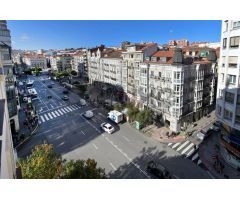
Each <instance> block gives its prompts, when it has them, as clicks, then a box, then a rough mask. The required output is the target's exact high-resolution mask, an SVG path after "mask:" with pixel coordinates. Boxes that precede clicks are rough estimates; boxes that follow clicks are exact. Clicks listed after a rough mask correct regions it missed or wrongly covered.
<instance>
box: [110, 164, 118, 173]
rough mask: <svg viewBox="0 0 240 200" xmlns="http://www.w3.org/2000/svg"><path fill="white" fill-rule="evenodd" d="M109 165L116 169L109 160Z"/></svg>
mask: <svg viewBox="0 0 240 200" xmlns="http://www.w3.org/2000/svg"><path fill="white" fill-rule="evenodd" d="M109 165H110V166H111V167H112V168H113V169H114V170H115V171H116V170H117V168H116V167H115V166H114V165H113V164H112V163H111V162H109Z"/></svg>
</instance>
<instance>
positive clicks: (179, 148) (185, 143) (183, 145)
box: [177, 140, 190, 151]
mask: <svg viewBox="0 0 240 200" xmlns="http://www.w3.org/2000/svg"><path fill="white" fill-rule="evenodd" d="M189 142H190V141H189V140H187V141H186V142H184V143H183V144H182V145H181V146H180V147H178V148H177V151H179V150H181V149H182V148H183V147H185V146H186V145H187V144H188V143H189Z"/></svg>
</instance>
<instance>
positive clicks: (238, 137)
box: [216, 20, 240, 169]
mask: <svg viewBox="0 0 240 200" xmlns="http://www.w3.org/2000/svg"><path fill="white" fill-rule="evenodd" d="M221 41H222V44H221V51H220V64H219V74H218V75H219V79H218V90H217V105H216V115H217V118H218V120H219V121H220V122H221V123H222V127H223V129H222V133H221V137H220V144H221V145H220V146H221V149H222V151H221V152H222V155H223V157H224V158H225V160H226V162H228V163H229V164H230V165H232V166H233V167H235V168H238V169H239V168H240V89H239V86H240V47H239V42H240V21H230V20H226V21H223V22H222V36H221Z"/></svg>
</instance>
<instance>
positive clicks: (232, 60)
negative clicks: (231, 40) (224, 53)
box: [228, 56, 238, 64]
mask: <svg viewBox="0 0 240 200" xmlns="http://www.w3.org/2000/svg"><path fill="white" fill-rule="evenodd" d="M237 60H238V57H237V56H229V57H228V63H231V64H237Z"/></svg>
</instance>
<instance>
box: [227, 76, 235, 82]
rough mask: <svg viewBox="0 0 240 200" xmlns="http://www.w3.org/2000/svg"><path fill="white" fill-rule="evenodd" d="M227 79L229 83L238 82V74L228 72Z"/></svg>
mask: <svg viewBox="0 0 240 200" xmlns="http://www.w3.org/2000/svg"><path fill="white" fill-rule="evenodd" d="M227 80H228V83H229V84H236V76H235V75H230V74H228V76H227Z"/></svg>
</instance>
